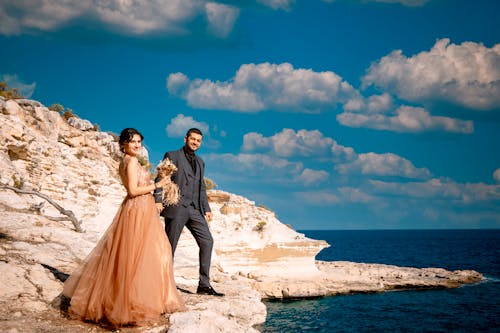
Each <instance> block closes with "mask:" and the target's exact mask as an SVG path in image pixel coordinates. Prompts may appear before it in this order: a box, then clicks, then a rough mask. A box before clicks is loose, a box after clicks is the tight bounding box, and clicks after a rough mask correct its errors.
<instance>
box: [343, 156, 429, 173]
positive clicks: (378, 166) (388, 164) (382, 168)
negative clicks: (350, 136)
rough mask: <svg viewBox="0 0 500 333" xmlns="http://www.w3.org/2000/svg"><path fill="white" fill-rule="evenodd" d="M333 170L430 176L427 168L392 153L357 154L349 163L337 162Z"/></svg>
mask: <svg viewBox="0 0 500 333" xmlns="http://www.w3.org/2000/svg"><path fill="white" fill-rule="evenodd" d="M335 170H336V171H337V172H339V173H341V174H356V173H361V174H363V175H374V176H395V177H406V178H416V179H425V178H429V177H430V176H431V173H430V172H429V170H427V168H417V167H415V166H414V165H413V163H411V162H410V161H408V160H407V159H405V158H403V157H401V156H398V155H395V154H392V153H386V154H376V153H366V154H359V155H358V158H357V159H356V160H354V161H353V162H351V163H345V164H338V165H336V166H335Z"/></svg>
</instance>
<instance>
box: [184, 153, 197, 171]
mask: <svg viewBox="0 0 500 333" xmlns="http://www.w3.org/2000/svg"><path fill="white" fill-rule="evenodd" d="M184 154H185V155H186V158H187V160H188V162H189V164H191V167H192V168H193V172H194V173H196V157H195V156H194V154H190V153H188V152H186V151H185V152H184Z"/></svg>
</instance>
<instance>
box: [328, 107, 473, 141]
mask: <svg viewBox="0 0 500 333" xmlns="http://www.w3.org/2000/svg"><path fill="white" fill-rule="evenodd" d="M337 121H338V122H339V123H341V124H342V125H345V126H349V127H366V128H374V129H379V130H388V131H394V132H414V133H416V132H424V131H445V132H451V133H463V134H470V133H472V132H473V131H474V125H473V122H472V121H468V120H460V119H455V118H450V117H442V116H432V115H430V113H429V112H428V111H427V110H425V109H424V108H420V107H411V106H404V105H403V106H400V107H399V108H398V109H397V110H396V111H395V114H394V115H386V114H381V113H372V112H370V111H367V112H366V113H364V114H363V113H353V112H343V113H341V114H339V115H337Z"/></svg>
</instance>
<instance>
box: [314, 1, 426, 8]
mask: <svg viewBox="0 0 500 333" xmlns="http://www.w3.org/2000/svg"><path fill="white" fill-rule="evenodd" d="M323 1H324V2H335V1H337V0H323ZM358 1H359V2H361V3H366V2H384V3H399V4H401V5H403V6H408V7H420V6H423V5H425V4H426V3H427V2H429V1H431V0H358Z"/></svg>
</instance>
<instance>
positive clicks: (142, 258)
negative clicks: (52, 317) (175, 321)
mask: <svg viewBox="0 0 500 333" xmlns="http://www.w3.org/2000/svg"><path fill="white" fill-rule="evenodd" d="M63 294H64V295H65V296H66V297H69V298H71V302H70V307H69V313H70V315H73V316H76V317H79V318H80V319H82V320H90V321H94V322H104V323H110V324H112V325H113V326H121V325H141V324H147V323H152V322H155V321H158V320H159V319H160V316H161V315H162V314H163V313H172V312H176V311H184V310H185V305H184V302H183V300H182V298H181V296H180V294H179V292H178V291H177V289H176V286H175V281H174V273H173V262H172V249H171V246H170V243H169V241H168V238H167V236H166V234H165V231H164V229H163V224H162V221H161V220H160V216H159V215H158V214H157V211H156V207H155V202H154V198H153V196H152V195H151V194H149V193H148V194H144V195H140V196H136V197H128V196H127V197H126V198H125V199H124V201H123V202H122V204H121V206H120V208H119V209H118V212H117V214H116V216H115V218H114V219H113V222H112V223H111V225H110V226H109V227H108V229H107V230H106V232H105V233H104V235H103V237H102V238H101V239H100V240H99V242H98V243H97V245H96V247H95V248H94V249H93V250H92V251H91V253H90V254H89V255H88V256H87V258H86V259H85V260H84V262H83V263H82V265H80V267H79V268H78V269H77V270H76V271H75V272H74V273H73V274H71V275H70V277H69V278H68V279H67V280H66V282H65V283H64V290H63Z"/></svg>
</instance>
